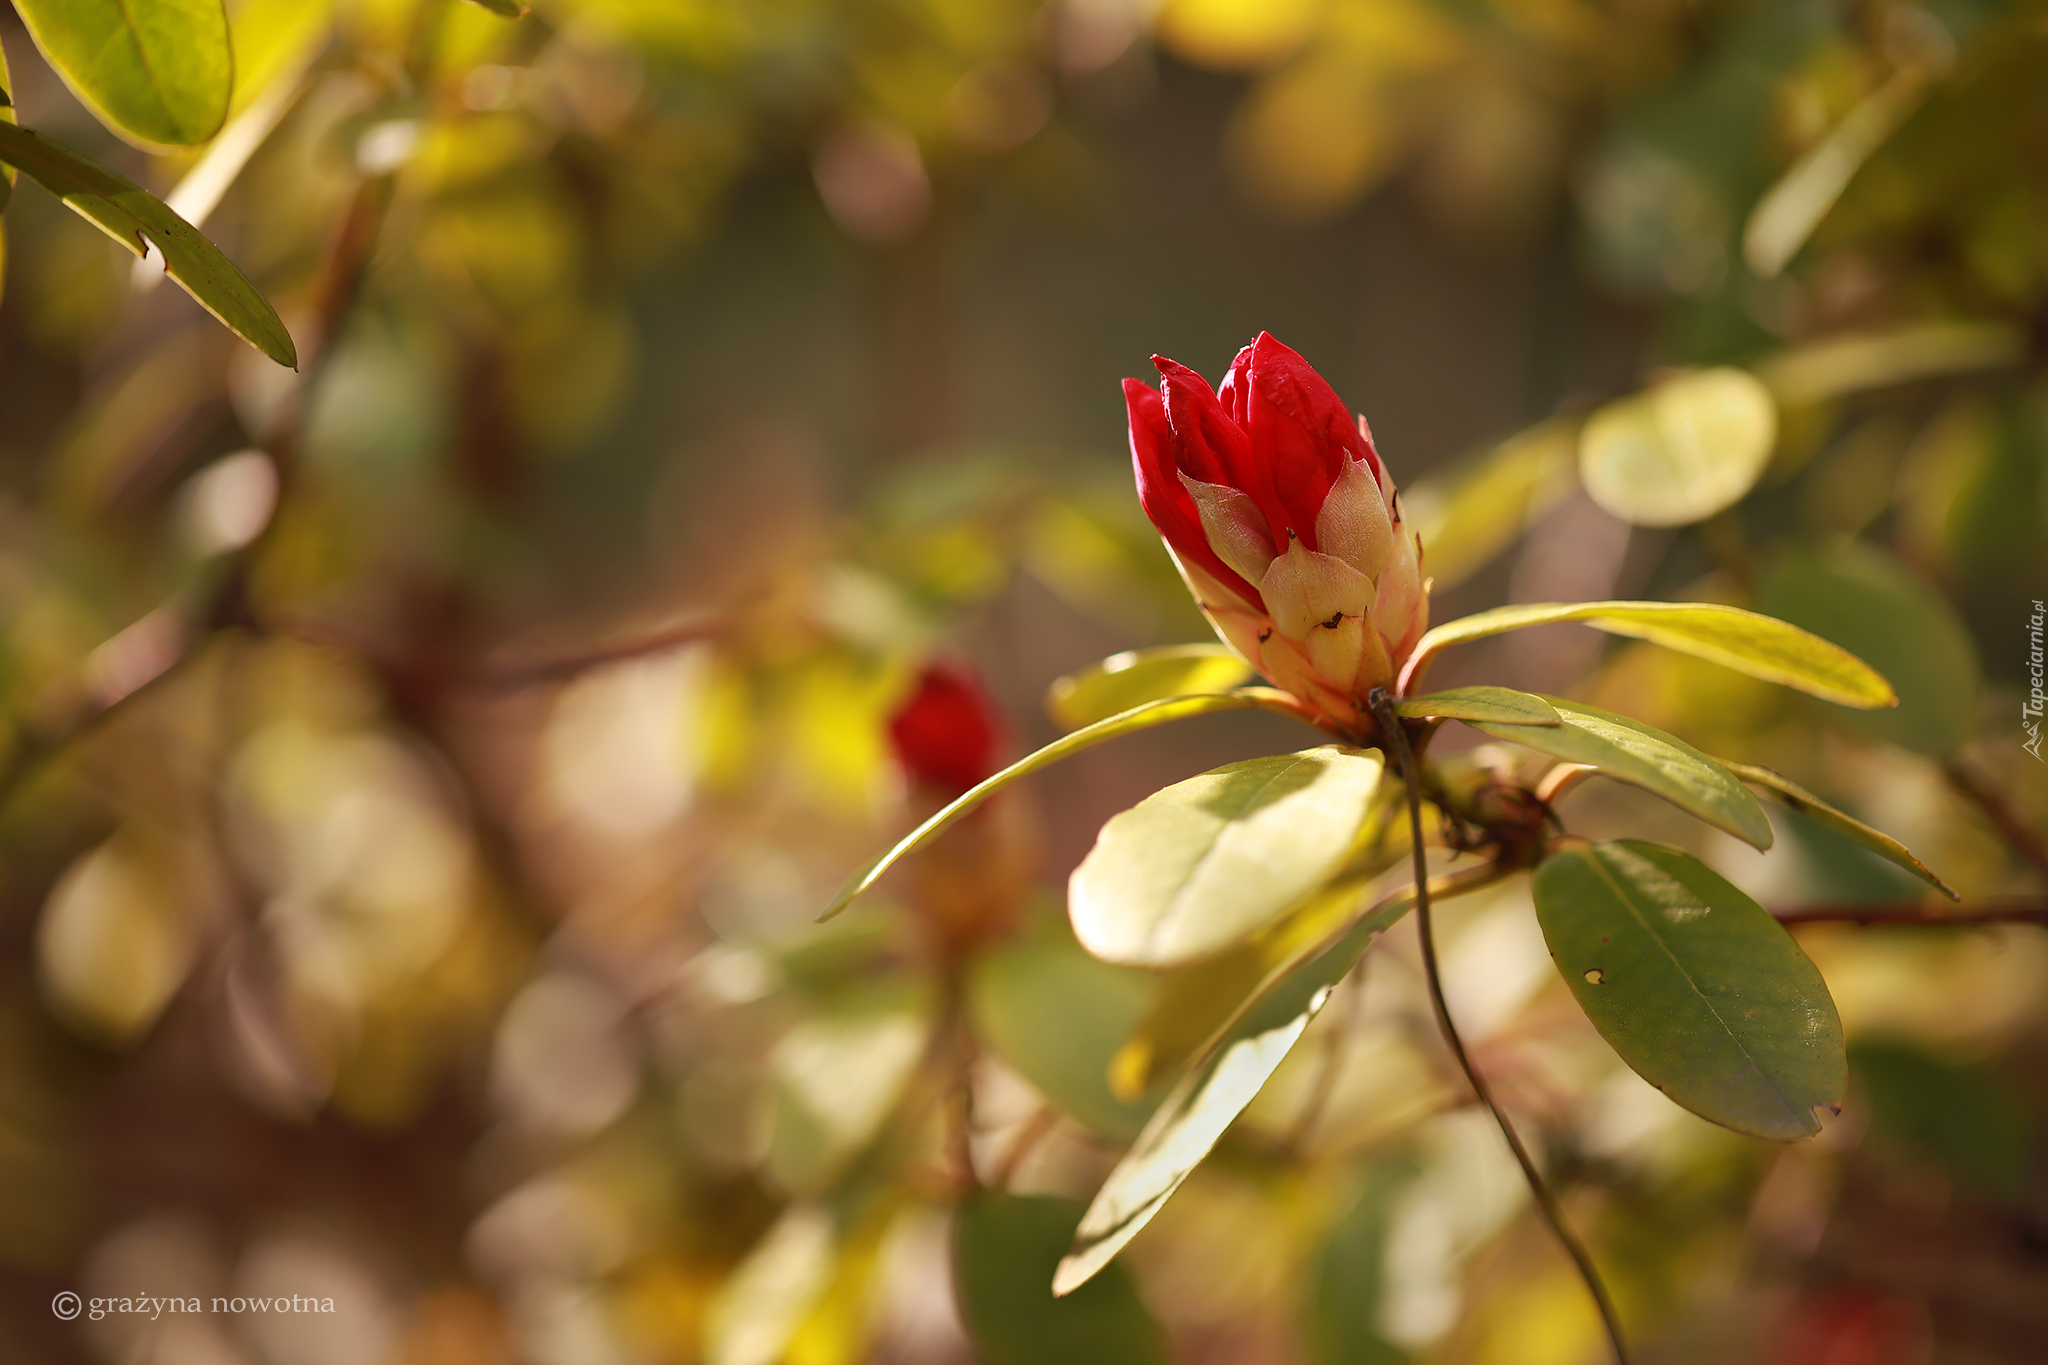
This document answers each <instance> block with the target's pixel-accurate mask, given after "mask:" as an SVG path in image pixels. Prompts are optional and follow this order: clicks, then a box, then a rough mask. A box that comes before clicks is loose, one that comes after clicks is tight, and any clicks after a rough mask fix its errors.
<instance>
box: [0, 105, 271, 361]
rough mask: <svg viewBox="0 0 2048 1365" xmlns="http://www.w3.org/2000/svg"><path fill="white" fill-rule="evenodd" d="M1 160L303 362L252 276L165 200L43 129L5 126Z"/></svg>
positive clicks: (238, 326)
mask: <svg viewBox="0 0 2048 1365" xmlns="http://www.w3.org/2000/svg"><path fill="white" fill-rule="evenodd" d="M0 161H5V162H8V163H10V164H12V165H15V166H19V167H20V168H21V169H22V170H24V171H27V172H28V173H29V175H30V176H31V177H33V178H34V179H35V180H36V182H37V183H38V184H40V185H42V187H43V188H44V189H46V190H48V191H50V193H52V194H54V195H56V196H57V197H58V198H60V199H62V200H63V201H64V203H65V206H66V207H67V208H69V209H71V210H72V211H73V212H74V213H76V214H78V215H79V216H80V217H82V218H84V219H86V220H87V221H89V222H90V223H92V224H93V225H94V226H95V227H97V228H99V229H100V230H101V231H102V232H104V233H106V234H107V235H108V236H109V237H112V238H113V239H114V240H115V241H117V242H119V243H120V244H121V245H123V246H125V247H127V248H128V249H129V250H130V251H132V252H134V253H135V254H136V255H138V256H140V255H141V254H142V252H143V249H144V244H145V243H148V244H149V245H153V246H154V247H155V248H156V249H157V250H158V251H159V252H161V253H162V254H163V258H164V269H165V270H166V271H167V272H168V273H169V275H170V277H171V278H172V279H173V280H175V281H177V283H178V285H179V287H180V288H182V289H183V290H184V291H185V292H186V293H188V294H190V295H191V296H192V297H193V298H195V299H197V300H198V301H199V305H200V306H201V307H202V308H204V309H206V311H207V312H209V313H211V314H213V315H214V316H215V317H216V318H219V319H220V320H221V322H222V323H223V324H225V325H226V326H227V328H228V330H230V331H232V332H233V333H234V334H235V335H237V336H239V337H241V338H242V339H243V340H244V341H247V342H248V343H249V344H250V345H252V346H254V347H255V348H256V349H257V350H259V351H261V352H263V354H265V355H267V356H269V357H270V358H271V359H272V360H275V361H276V362H277V363H278V364H280V365H288V366H293V367H296V366H297V365H298V363H299V353H298V349H297V348H296V347H295V346H293V345H292V336H291V333H290V332H288V331H286V330H285V326H284V323H282V322H281V321H279V320H278V316H277V310H275V309H274V308H272V307H271V306H270V303H269V301H268V300H267V299H265V298H264V297H263V295H262V293H261V292H260V291H258V290H257V288H256V286H255V285H254V284H252V283H251V282H250V280H249V277H248V276H247V275H244V274H243V273H242V272H241V270H240V269H239V268H237V267H236V265H235V263H234V262H233V261H230V260H229V259H228V258H227V257H226V256H223V255H222V254H221V251H220V248H219V247H216V246H215V245H214V244H213V243H212V242H209V241H207V240H206V238H205V237H204V236H203V235H201V233H200V232H199V230H198V229H197V228H195V227H193V226H192V225H191V224H190V223H188V222H186V221H185V220H184V219H182V218H180V217H179V216H178V215H177V214H175V213H173V212H171V211H170V209H169V208H167V207H165V205H164V203H163V201H162V200H160V199H158V198H156V197H155V196H154V195H152V194H150V193H148V192H147V191H146V190H143V189H142V188H141V187H139V186H137V185H133V184H130V183H129V182H128V181H126V180H123V179H122V178H121V177H120V176H118V175H115V174H114V173H113V172H112V171H110V170H108V169H107V168H106V167H104V166H102V165H100V164H98V163H97V162H94V161H90V160H88V159H86V158H85V157H82V156H80V155H79V154H78V153H76V152H74V151H72V150H71V149H70V148H68V147H65V146H63V145H62V144H60V143H56V142H52V141H51V140H50V139H49V138H46V137H44V136H43V135H42V134H40V133H36V132H32V131H30V130H29V129H27V128H17V127H15V126H14V125H13V124H9V123H0Z"/></svg>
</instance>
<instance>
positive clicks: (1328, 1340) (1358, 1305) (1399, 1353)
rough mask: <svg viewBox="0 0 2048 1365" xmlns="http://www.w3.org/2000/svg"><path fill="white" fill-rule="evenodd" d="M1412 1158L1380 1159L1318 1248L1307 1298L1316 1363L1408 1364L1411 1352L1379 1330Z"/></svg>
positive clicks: (1311, 1351) (1311, 1352)
mask: <svg viewBox="0 0 2048 1365" xmlns="http://www.w3.org/2000/svg"><path fill="white" fill-rule="evenodd" d="M1415 1174H1416V1171H1415V1163H1414V1161H1413V1160H1412V1159H1406V1160H1400V1159H1397V1160H1394V1161H1384V1160H1383V1161H1378V1162H1375V1163H1373V1164H1372V1165H1371V1166H1370V1167H1369V1168H1368V1172H1367V1175H1366V1177H1365V1182H1364V1188H1363V1189H1361V1190H1360V1191H1359V1192H1358V1198H1357V1200H1356V1201H1355V1202H1354V1203H1353V1204H1352V1206H1351V1209H1350V1211H1349V1212H1347V1213H1346V1214H1345V1215H1344V1216H1343V1217H1342V1218H1340V1219H1338V1220H1337V1225H1336V1226H1335V1227H1333V1228H1331V1229H1330V1233H1329V1236H1328V1238H1327V1239H1326V1240H1325V1241H1324V1242H1323V1245H1322V1249H1321V1250H1320V1251H1319V1252H1318V1253H1317V1255H1316V1259H1315V1264H1314V1269H1313V1272H1312V1273H1313V1276H1314V1285H1315V1288H1314V1290H1313V1291H1312V1292H1311V1294H1310V1297H1309V1301H1308V1322H1307V1328H1308V1339H1309V1357H1310V1359H1311V1360H1312V1361H1314V1362H1316V1365H1406V1363H1407V1361H1408V1360H1409V1358H1410V1357H1409V1355H1408V1353H1407V1352H1406V1351H1404V1350H1402V1349H1401V1348H1400V1347H1398V1346H1396V1345H1394V1344H1393V1343H1392V1342H1390V1341H1388V1340H1387V1339H1386V1338H1385V1337H1383V1336H1381V1335H1380V1330H1379V1318H1380V1301H1381V1291H1382V1287H1383V1284H1384V1280H1385V1275H1386V1251H1387V1233H1388V1231H1389V1229H1390V1227H1391V1226H1392V1224H1393V1220H1394V1201H1395V1199H1396V1197H1397V1196H1398V1195H1399V1194H1400V1192H1401V1190H1402V1189H1403V1188H1404V1187H1405V1186H1406V1185H1407V1184H1408V1182H1409V1181H1410V1180H1411V1179H1413V1177H1414V1176H1415Z"/></svg>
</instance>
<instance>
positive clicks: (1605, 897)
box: [1535, 840, 1848, 1141]
mask: <svg viewBox="0 0 2048 1365" xmlns="http://www.w3.org/2000/svg"><path fill="white" fill-rule="evenodd" d="M1535 896H1536V915H1537V918H1538V919H1539V920H1540V921H1541V922H1542V925H1543V937H1544V940H1545V941H1546V942H1547V943H1548V944H1549V945H1550V955H1551V957H1552V958H1553V959H1555V960H1556V962H1557V967H1558V970H1559V971H1560V972H1562V973H1563V974H1564V979H1565V983H1566V984H1567V985H1569V986H1570V987H1571V991H1572V994H1573V995H1574V996H1575V997H1577V999H1578V1002H1579V1005H1580V1006H1581V1007H1582V1008H1583V1009H1584V1010H1585V1011H1586V1017H1587V1018H1589V1019H1591V1020H1592V1021H1593V1026H1594V1027H1595V1028H1597V1029H1599V1030H1600V1036H1601V1037H1603V1038H1605V1039H1606V1040H1607V1041H1608V1043H1609V1044H1610V1045H1611V1046H1612V1047H1613V1048H1614V1050H1615V1051H1616V1052H1618V1053H1620V1054H1621V1058H1622V1060H1623V1061H1625V1062H1627V1063H1628V1064H1629V1066H1631V1067H1632V1068H1634V1069H1635V1071H1636V1073H1637V1074H1638V1075H1640V1076H1641V1077H1642V1078H1643V1079H1644V1080H1646V1081H1648V1082H1650V1084H1652V1085H1654V1086H1656V1087H1657V1088H1658V1089H1659V1090H1662V1091H1663V1092H1664V1093H1665V1094H1666V1095H1669V1096H1670V1097H1671V1098H1672V1099H1673V1100H1675V1101H1677V1102H1678V1103H1679V1104H1682V1105H1684V1106H1685V1107H1686V1108H1687V1109H1690V1110H1692V1111H1693V1112H1694V1113H1696V1114H1698V1115H1700V1116H1701V1117H1702V1118H1706V1119H1710V1120H1712V1121H1713V1122H1715V1123H1718V1124H1721V1125H1723V1126H1724V1127H1728V1128H1733V1129H1735V1130H1736V1131H1737V1132H1741V1133H1750V1134H1753V1135H1755V1136H1757V1137H1764V1138H1773V1139H1777V1140H1779V1141H1790V1140H1792V1139H1795V1138H1801V1137H1806V1136H1809V1135H1811V1134H1813V1133H1817V1132H1819V1131H1820V1123H1819V1121H1818V1120H1817V1119H1816V1118H1815V1116H1814V1111H1815V1110H1816V1109H1817V1108H1820V1107H1822V1106H1825V1107H1827V1108H1829V1109H1833V1110H1837V1111H1839V1110H1840V1108H1841V1104H1842V1098H1843V1094H1844V1091H1845V1090H1846V1088H1847V1085H1848V1063H1847V1059H1846V1057H1845V1055H1844V1052H1843V1044H1842V1021H1841V1019H1840V1018H1839V1017H1838V1016H1837V1014H1836V1012H1835V1003H1834V1001H1833V999H1832V998H1830V996H1829V995H1828V989H1827V983H1826V982H1824V981H1822V980H1821V975H1820V972H1819V971H1818V970H1817V969H1816V968H1815V967H1814V965H1813V963H1811V962H1810V961H1808V960H1807V957H1806V954H1804V953H1802V952H1801V951H1800V950H1799V945H1798V944H1797V943H1794V942H1793V941H1792V936H1791V935H1790V934H1788V933H1786V932H1785V928H1784V926H1783V925H1781V924H1779V923H1778V922H1777V921H1776V920H1774V919H1772V918H1771V916H1770V914H1769V913H1768V912H1767V911H1765V910H1764V908H1763V907H1762V906H1760V905H1758V904H1757V903H1756V902H1755V901H1753V900H1751V899H1750V898H1749V897H1748V896H1746V895H1744V894H1743V893H1742V892H1741V891H1739V890H1737V889H1736V888H1735V887H1733V886H1731V885H1730V884H1729V883H1728V881H1727V880H1726V879H1725V878H1723V877H1721V876H1720V875H1719V874H1717V873H1716V872H1714V871H1713V870H1712V869H1711V868H1709V867H1707V866H1706V865H1705V864H1704V863H1701V862H1700V861H1699V860H1698V859H1696V858H1693V857H1691V856H1689V855H1687V854H1684V853H1680V852H1678V851H1677V850H1675V849H1668V848H1662V847H1660V846H1658V845H1656V844H1649V843H1642V842H1638V841H1635V840H1627V841H1624V842H1621V843H1611V844H1590V845H1579V846H1577V847H1573V848H1567V849H1565V850H1563V851H1561V852H1559V853H1557V854H1555V855H1553V856H1552V857H1551V858H1549V859H1548V860H1547V861H1545V862H1544V864H1543V866H1542V867H1541V868H1539V869H1538V870H1537V873H1536V880H1535Z"/></svg>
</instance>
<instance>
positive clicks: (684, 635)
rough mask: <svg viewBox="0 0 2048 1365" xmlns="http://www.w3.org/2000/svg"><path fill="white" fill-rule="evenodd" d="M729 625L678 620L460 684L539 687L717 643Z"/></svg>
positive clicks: (482, 672) (485, 671)
mask: <svg viewBox="0 0 2048 1365" xmlns="http://www.w3.org/2000/svg"><path fill="white" fill-rule="evenodd" d="M730 625H731V623H730V621H728V620H727V619H726V618H725V617H723V616H710V617H698V618H695V619H693V620H688V621H679V622H677V623H676V624H675V625H672V626H670V627H668V628H667V629H665V630H658V631H656V632H654V633H653V634H652V635H648V636H645V637H644V638H642V639H638V640H628V641H625V642H623V643H621V644H616V645H603V646H599V647H597V648H594V649H588V650H585V651H583V652H581V653H578V654H567V655H563V656H561V657H559V658H553V659H542V660H539V661H537V662H534V663H518V664H486V665H483V666H481V667H479V668H477V669H476V670H474V671H473V672H472V673H470V674H469V675H468V676H466V677H464V678H462V679H460V680H459V681H458V685H460V686H465V687H478V688H487V689H492V690H503V691H514V690H517V689H519V688H522V687H537V686H539V685H541V684H543V683H551V682H563V681H566V680H567V679H570V678H573V677H575V676H576V675H577V674H579V673H585V672H588V671H589V670H591V669H593V668H602V667H604V666H605V665H606V664H617V663H625V662H626V661H627V660H630V659H641V658H645V657H647V656H648V655H650V654H660V653H663V652H664V651H667V650H671V649H676V648H678V647H680V646H682V645H687V644H694V643H696V642H697V641H700V640H715V639H717V638H718V637H719V636H720V635H723V634H724V633H725V632H726V630H727V629H728V628H729V626H730Z"/></svg>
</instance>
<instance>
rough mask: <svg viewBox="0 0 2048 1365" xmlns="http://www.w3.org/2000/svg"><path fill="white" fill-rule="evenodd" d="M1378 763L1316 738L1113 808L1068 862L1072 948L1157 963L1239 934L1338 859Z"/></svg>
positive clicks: (1309, 887) (1279, 911)
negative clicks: (1071, 864)
mask: <svg viewBox="0 0 2048 1365" xmlns="http://www.w3.org/2000/svg"><path fill="white" fill-rule="evenodd" d="M1382 767H1383V765H1382V762H1381V759H1380V756H1379V755H1378V754H1377V753H1361V752H1358V751H1355V750H1347V749H1340V748H1337V747H1335V746H1325V747H1322V748H1317V749H1307V750H1303V751H1302V752H1301V753H1297V754H1280V755H1275V756H1273V757H1269V758H1255V759H1249V760H1247V761H1245V762H1242V763H1231V764H1228V765H1226V766H1224V767H1221V768H1217V769H1215V770H1214V771H1212V772H1207V773H1204V774H1202V775H1201V776H1199V777H1192V778H1189V779H1188V780H1187V781H1185V782H1177V783H1175V784H1174V785H1173V786H1171V787H1168V788H1166V789H1165V790H1164V791H1160V792H1155V793H1153V794H1152V795H1151V796H1148V797H1146V798H1145V799H1144V800H1143V801H1141V802H1139V803H1138V804H1137V805H1136V806H1134V807H1132V808H1131V809H1130V810H1127V811H1124V812H1123V813H1122V814H1119V815H1115V816H1112V817H1111V818H1110V820H1109V821H1108V823H1106V824H1105V825H1103V827H1102V831H1101V833H1099V834H1098V835H1097V836H1096V839H1095V847H1094V848H1092V849H1090V850H1089V852H1088V856H1087V857H1086V858H1084V859H1082V860H1081V865H1080V866H1079V867H1078V868H1076V869H1075V870H1074V875H1073V879H1072V881H1071V882H1070V883H1069V884H1068V889H1067V911H1068V914H1069V916H1070V917H1071V919H1072V920H1073V924H1074V934H1075V937H1077V938H1079V939H1080V940H1081V946H1083V947H1084V948H1086V949H1087V950H1088V951H1089V952H1091V953H1093V954H1095V955H1096V956H1097V957H1100V958H1102V959H1104V960H1105V961H1109V962H1124V963H1130V964H1133V965H1138V966H1149V967H1163V966H1170V965H1172V964H1174V963H1179V962H1188V961H1192V960H1193V959H1195V958H1199V957H1204V956H1206V955H1208V954H1210V953H1214V952H1219V951H1221V950H1222V949H1225V948H1228V947H1230V946H1231V945H1232V944H1235V943H1239V942H1242V941H1243V940H1244V939H1246V938H1249V937H1250V936H1251V935H1253V934H1255V933H1257V932H1258V931H1259V930H1261V929H1263V928H1265V927H1266V926H1268V925H1270V924H1272V923H1273V922H1274V921H1276V920H1277V919H1279V918H1280V916H1281V915H1283V914H1284V913H1285V912H1286V911H1287V910H1288V909H1290V908H1291V907H1293V906H1294V905H1295V904H1296V903H1297V902H1298V901H1300V900H1301V899H1302V897H1304V896H1306V895H1308V893H1309V892H1311V891H1313V890H1315V888H1316V887H1317V886H1319V885H1321V884H1322V883H1323V882H1324V881H1325V880H1327V879H1328V878H1329V877H1330V876H1331V874H1333V873H1334V872H1336V871H1337V869H1338V868H1339V867H1340V866H1342V865H1343V863H1344V861H1345V860H1346V858H1347V857H1349V855H1350V853H1351V851H1352V847H1353V843H1354V841H1355V840H1356V838H1357V836H1358V833H1359V830H1360V827H1361V826H1362V825H1363V824H1364V823H1365V818H1366V812H1367V810H1368V808H1369V807H1370V805H1371V803H1372V799H1373V794H1374V793H1375V792H1376V791H1377V790H1378V788H1379V783H1380V775H1381V772H1382Z"/></svg>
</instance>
